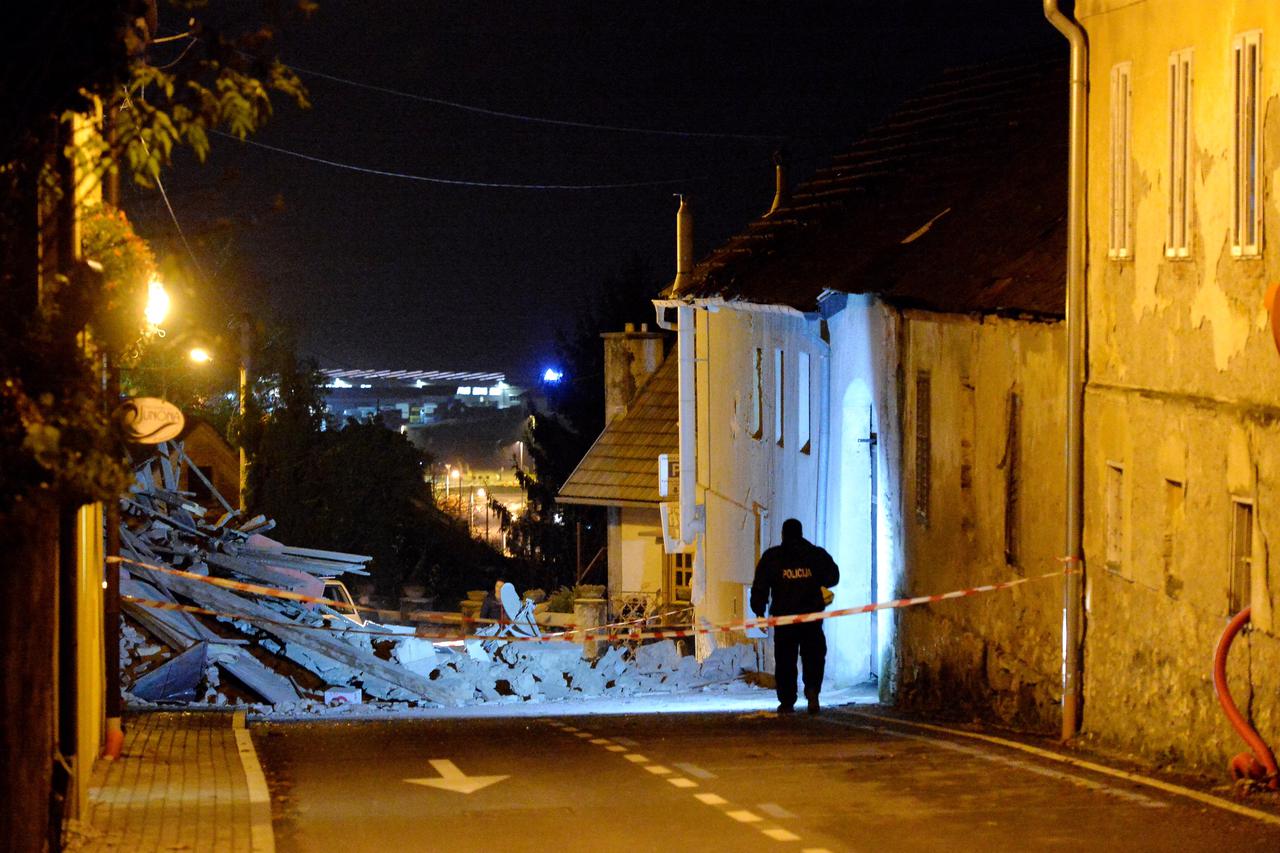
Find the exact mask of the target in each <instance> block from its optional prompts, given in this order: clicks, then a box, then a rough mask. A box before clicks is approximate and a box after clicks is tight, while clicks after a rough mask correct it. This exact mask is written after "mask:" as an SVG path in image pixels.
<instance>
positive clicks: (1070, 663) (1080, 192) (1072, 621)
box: [1044, 0, 1089, 741]
mask: <svg viewBox="0 0 1280 853" xmlns="http://www.w3.org/2000/svg"><path fill="white" fill-rule="evenodd" d="M1044 16H1045V18H1047V19H1048V21H1049V23H1050V24H1052V25H1053V27H1054V29H1056V30H1057V31H1058V32H1060V33H1062V35H1063V36H1064V37H1065V38H1066V39H1067V41H1068V42H1069V43H1070V45H1071V105H1070V110H1071V121H1070V127H1069V130H1068V144H1069V148H1068V155H1067V306H1066V307H1067V435H1066V462H1067V477H1066V479H1067V483H1066V492H1067V506H1066V513H1065V517H1064V522H1065V534H1066V542H1065V551H1064V554H1065V560H1066V563H1065V566H1066V568H1067V569H1068V570H1075V571H1072V572H1071V573H1069V574H1065V575H1064V576H1063V580H1062V739H1063V740H1064V741H1066V740H1070V739H1071V738H1073V737H1075V735H1076V733H1077V732H1078V731H1079V730H1080V710H1081V693H1082V690H1081V681H1082V669H1083V668H1082V665H1081V654H1080V653H1081V648H1080V645H1081V635H1082V634H1083V627H1084V596H1083V592H1084V576H1083V575H1082V574H1081V572H1082V571H1083V569H1084V543H1083V538H1084V537H1083V509H1084V507H1083V503H1084V502H1083V499H1082V492H1083V488H1082V487H1083V482H1082V481H1083V478H1084V383H1085V368H1086V363H1085V358H1086V350H1085V322H1086V317H1085V257H1086V256H1085V249H1086V247H1085V207H1084V205H1085V180H1086V175H1085V153H1086V150H1085V143H1086V132H1087V129H1088V128H1087V124H1086V112H1085V110H1086V106H1087V104H1086V98H1087V96H1088V62H1089V48H1088V44H1087V43H1086V41H1085V32H1084V28H1082V27H1081V26H1080V25H1079V24H1078V23H1076V22H1075V21H1073V20H1072V19H1071V18H1069V17H1067V16H1066V15H1065V14H1063V12H1062V11H1061V10H1060V9H1059V8H1058V0H1044Z"/></svg>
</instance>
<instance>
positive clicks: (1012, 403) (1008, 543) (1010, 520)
mask: <svg viewBox="0 0 1280 853" xmlns="http://www.w3.org/2000/svg"><path fill="white" fill-rule="evenodd" d="M1021 407H1022V400H1021V398H1020V397H1019V396H1018V395H1017V394H1016V393H1013V394H1010V395H1009V422H1008V425H1007V427H1006V431H1005V436H1004V462H1002V463H1001V464H1002V465H1003V466H1004V562H1005V565H1008V566H1016V565H1018V550H1019V545H1020V542H1019V537H1018V516H1019V513H1018V510H1019V508H1020V504H1021V498H1022V494H1021V493H1022V483H1021V481H1020V480H1019V476H1020V472H1019V470H1018V467H1019V459H1018V454H1019V444H1020V442H1021V437H1020V435H1019V432H1020V431H1021V428H1022V423H1021V421H1022V409H1021Z"/></svg>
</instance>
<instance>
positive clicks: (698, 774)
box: [675, 762, 716, 779]
mask: <svg viewBox="0 0 1280 853" xmlns="http://www.w3.org/2000/svg"><path fill="white" fill-rule="evenodd" d="M675 766H676V767H679V768H680V769H681V770H683V771H684V772H685V773H688V774H689V775H690V776H692V777H694V778H695V779H715V778H716V774H714V773H712V772H711V771H710V770H703V769H702V768H701V767H699V766H698V765H696V764H689V763H687V762H682V763H679V764H676V765H675Z"/></svg>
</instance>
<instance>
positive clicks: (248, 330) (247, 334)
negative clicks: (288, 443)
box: [236, 314, 253, 513]
mask: <svg viewBox="0 0 1280 853" xmlns="http://www.w3.org/2000/svg"><path fill="white" fill-rule="evenodd" d="M252 346H253V327H252V325H251V324H250V318H249V315H248V314H243V315H241V317H240V437H239V441H237V442H236V443H237V444H239V445H240V497H239V508H240V512H242V513H243V512H244V511H245V507H246V504H247V496H248V493H249V457H248V454H246V453H245V449H244V433H245V413H246V412H247V411H248V400H249V368H250V353H251V351H252Z"/></svg>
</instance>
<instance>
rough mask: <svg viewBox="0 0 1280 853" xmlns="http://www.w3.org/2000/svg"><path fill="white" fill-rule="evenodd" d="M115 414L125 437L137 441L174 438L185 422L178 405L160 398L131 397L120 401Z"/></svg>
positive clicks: (154, 442)
mask: <svg viewBox="0 0 1280 853" xmlns="http://www.w3.org/2000/svg"><path fill="white" fill-rule="evenodd" d="M114 417H115V422H116V426H118V427H119V428H120V432H121V433H122V434H123V435H124V438H125V440H126V441H129V442H132V443H134V444H159V443H160V442H162V441H172V440H173V439H175V438H177V437H178V434H179V433H181V432H182V427H183V426H184V424H185V423H186V419H185V418H183V416H182V411H181V410H180V409H179V408H178V407H177V406H175V405H174V404H173V403H170V402H169V401H167V400H161V399H160V398H158V397H131V398H129V399H128V400H125V401H124V402H123V403H121V404H120V406H119V408H117V409H116V411H115V415H114Z"/></svg>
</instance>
